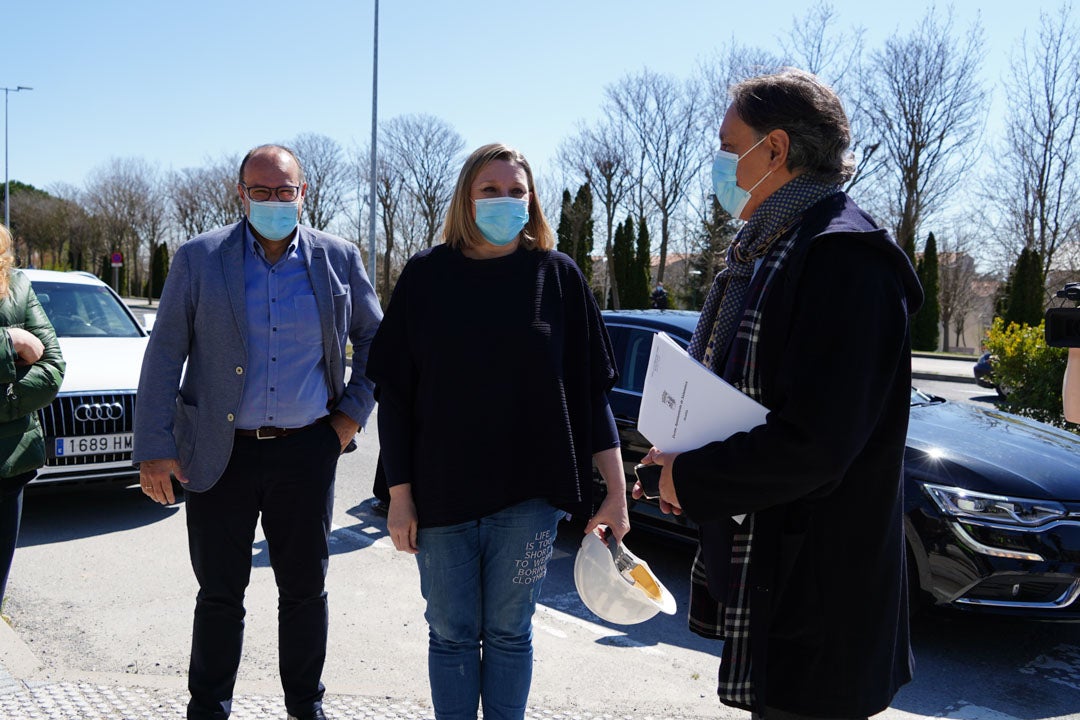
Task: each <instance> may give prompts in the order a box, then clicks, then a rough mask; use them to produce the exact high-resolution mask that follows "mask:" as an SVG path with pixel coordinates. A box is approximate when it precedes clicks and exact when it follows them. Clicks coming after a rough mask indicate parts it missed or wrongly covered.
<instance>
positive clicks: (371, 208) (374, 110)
mask: <svg viewBox="0 0 1080 720" xmlns="http://www.w3.org/2000/svg"><path fill="white" fill-rule="evenodd" d="M374 48H375V49H374V58H373V59H372V61H371V193H370V195H369V196H368V216H369V217H368V265H369V266H370V269H369V270H368V279H369V280H371V287H373V288H375V287H376V285H375V215H376V214H377V212H376V209H375V179H376V177H375V167H376V164H375V159H376V157H377V155H378V150H377V149H376V146H375V141H376V138H377V134H376V129H377V127H378V118H379V0H375V43H374ZM375 294H376V295H378V290H376V291H375ZM387 299H388V298H383V301H384V302H385V301H386V300H387Z"/></svg>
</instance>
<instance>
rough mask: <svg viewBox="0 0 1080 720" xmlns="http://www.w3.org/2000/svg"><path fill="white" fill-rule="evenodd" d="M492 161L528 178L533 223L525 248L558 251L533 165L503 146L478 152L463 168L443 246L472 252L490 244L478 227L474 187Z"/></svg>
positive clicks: (524, 238)
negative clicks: (508, 166)
mask: <svg viewBox="0 0 1080 720" xmlns="http://www.w3.org/2000/svg"><path fill="white" fill-rule="evenodd" d="M492 160H503V161H505V162H508V163H513V164H514V165H517V166H518V167H520V168H521V169H522V170H524V171H525V177H526V178H528V181H529V221H528V222H527V223H525V229H524V230H522V231H521V242H522V244H523V245H524V246H525V247H526V248H527V249H529V250H552V249H554V248H555V233H554V232H552V230H551V226H550V225H548V221H547V219H546V218H545V217H544V211H543V210H542V209H541V207H540V197H539V194H538V193H537V192H536V182H535V180H533V172H532V168H531V167H529V161H528V160H526V159H525V156H524V155H522V154H521V153H520V152H518V151H517V150H515V149H513V148H511V147H508V146H506V145H503V144H502V143H491V144H489V145H484V146H483V147H480V148H477V149H476V150H475V151H473V154H472V155H470V156H469V159H468V160H466V161H465V164H464V165H463V166H462V167H461V174H460V175H458V179H457V185H456V186H455V188H454V197H453V198H451V199H450V208H449V209H448V210H447V211H446V223H445V224H444V225H443V242H445V243H446V244H447V245H449V246H450V247H456V248H461V247H467V248H472V247H476V246H478V245H481V244H483V243H485V242H487V240H485V239H484V236H483V234H482V233H481V232H480V228H478V227H477V226H476V219H475V214H474V213H473V199H472V184H473V181H474V180H476V176H477V175H478V174H479V173H480V170H481V169H482V168H483V167H484V166H485V165H487V164H488V163H489V162H491V161H492Z"/></svg>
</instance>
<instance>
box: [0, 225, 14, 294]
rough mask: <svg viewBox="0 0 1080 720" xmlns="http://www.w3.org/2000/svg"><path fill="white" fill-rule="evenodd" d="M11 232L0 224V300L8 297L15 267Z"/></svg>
mask: <svg viewBox="0 0 1080 720" xmlns="http://www.w3.org/2000/svg"><path fill="white" fill-rule="evenodd" d="M11 244H12V238H11V231H10V230H8V229H7V228H6V227H4V225H3V223H0V300H2V299H4V298H6V297H7V295H8V291H9V290H10V289H11V288H10V282H11V269H12V268H13V267H15V253H14V252H12V250H11Z"/></svg>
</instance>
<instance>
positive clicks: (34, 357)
mask: <svg viewBox="0 0 1080 720" xmlns="http://www.w3.org/2000/svg"><path fill="white" fill-rule="evenodd" d="M14 265H15V256H14V254H13V253H12V249H11V233H10V232H8V229H7V228H6V227H4V226H3V225H0V330H2V332H0V603H2V602H3V600H4V591H5V590H6V589H7V580H8V572H9V571H10V570H11V560H12V558H13V557H14V555H15V543H16V541H17V540H18V537H19V521H20V519H21V517H22V498H23V488H24V487H26V484H27V483H28V482H30V481H31V480H33V479H34V476H35V475H36V474H37V469H38V468H39V467H41V466H42V465H44V464H45V439H44V437H43V436H42V433H41V425H40V423H39V422H38V417H37V411H38V410H39V409H40V408H43V407H45V406H46V405H48V404H49V403H51V402H52V400H53V398H54V397H56V393H57V391H58V390H60V381H61V380H63V378H64V358H63V356H61V354H60V343H58V342H57V340H56V332H55V331H53V326H52V325H51V324H50V323H49V318H48V317H46V315H45V311H44V310H43V309H42V307H41V303H39V302H38V299H37V296H36V295H35V294H34V289H33V287H31V285H30V281H29V280H28V279H27V278H26V276H25V275H23V274H22V273H21V272H19V271H17V270H15V269H14Z"/></svg>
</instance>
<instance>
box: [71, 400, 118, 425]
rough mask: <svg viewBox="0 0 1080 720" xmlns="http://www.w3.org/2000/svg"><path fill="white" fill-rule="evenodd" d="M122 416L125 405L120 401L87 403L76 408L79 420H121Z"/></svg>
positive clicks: (76, 415)
mask: <svg viewBox="0 0 1080 720" xmlns="http://www.w3.org/2000/svg"><path fill="white" fill-rule="evenodd" d="M122 417H124V406H123V405H121V404H120V403H86V404H83V405H80V406H79V407H77V408H75V419H76V420H78V421H79V422H92V421H94V420H119V419H120V418H122Z"/></svg>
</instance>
